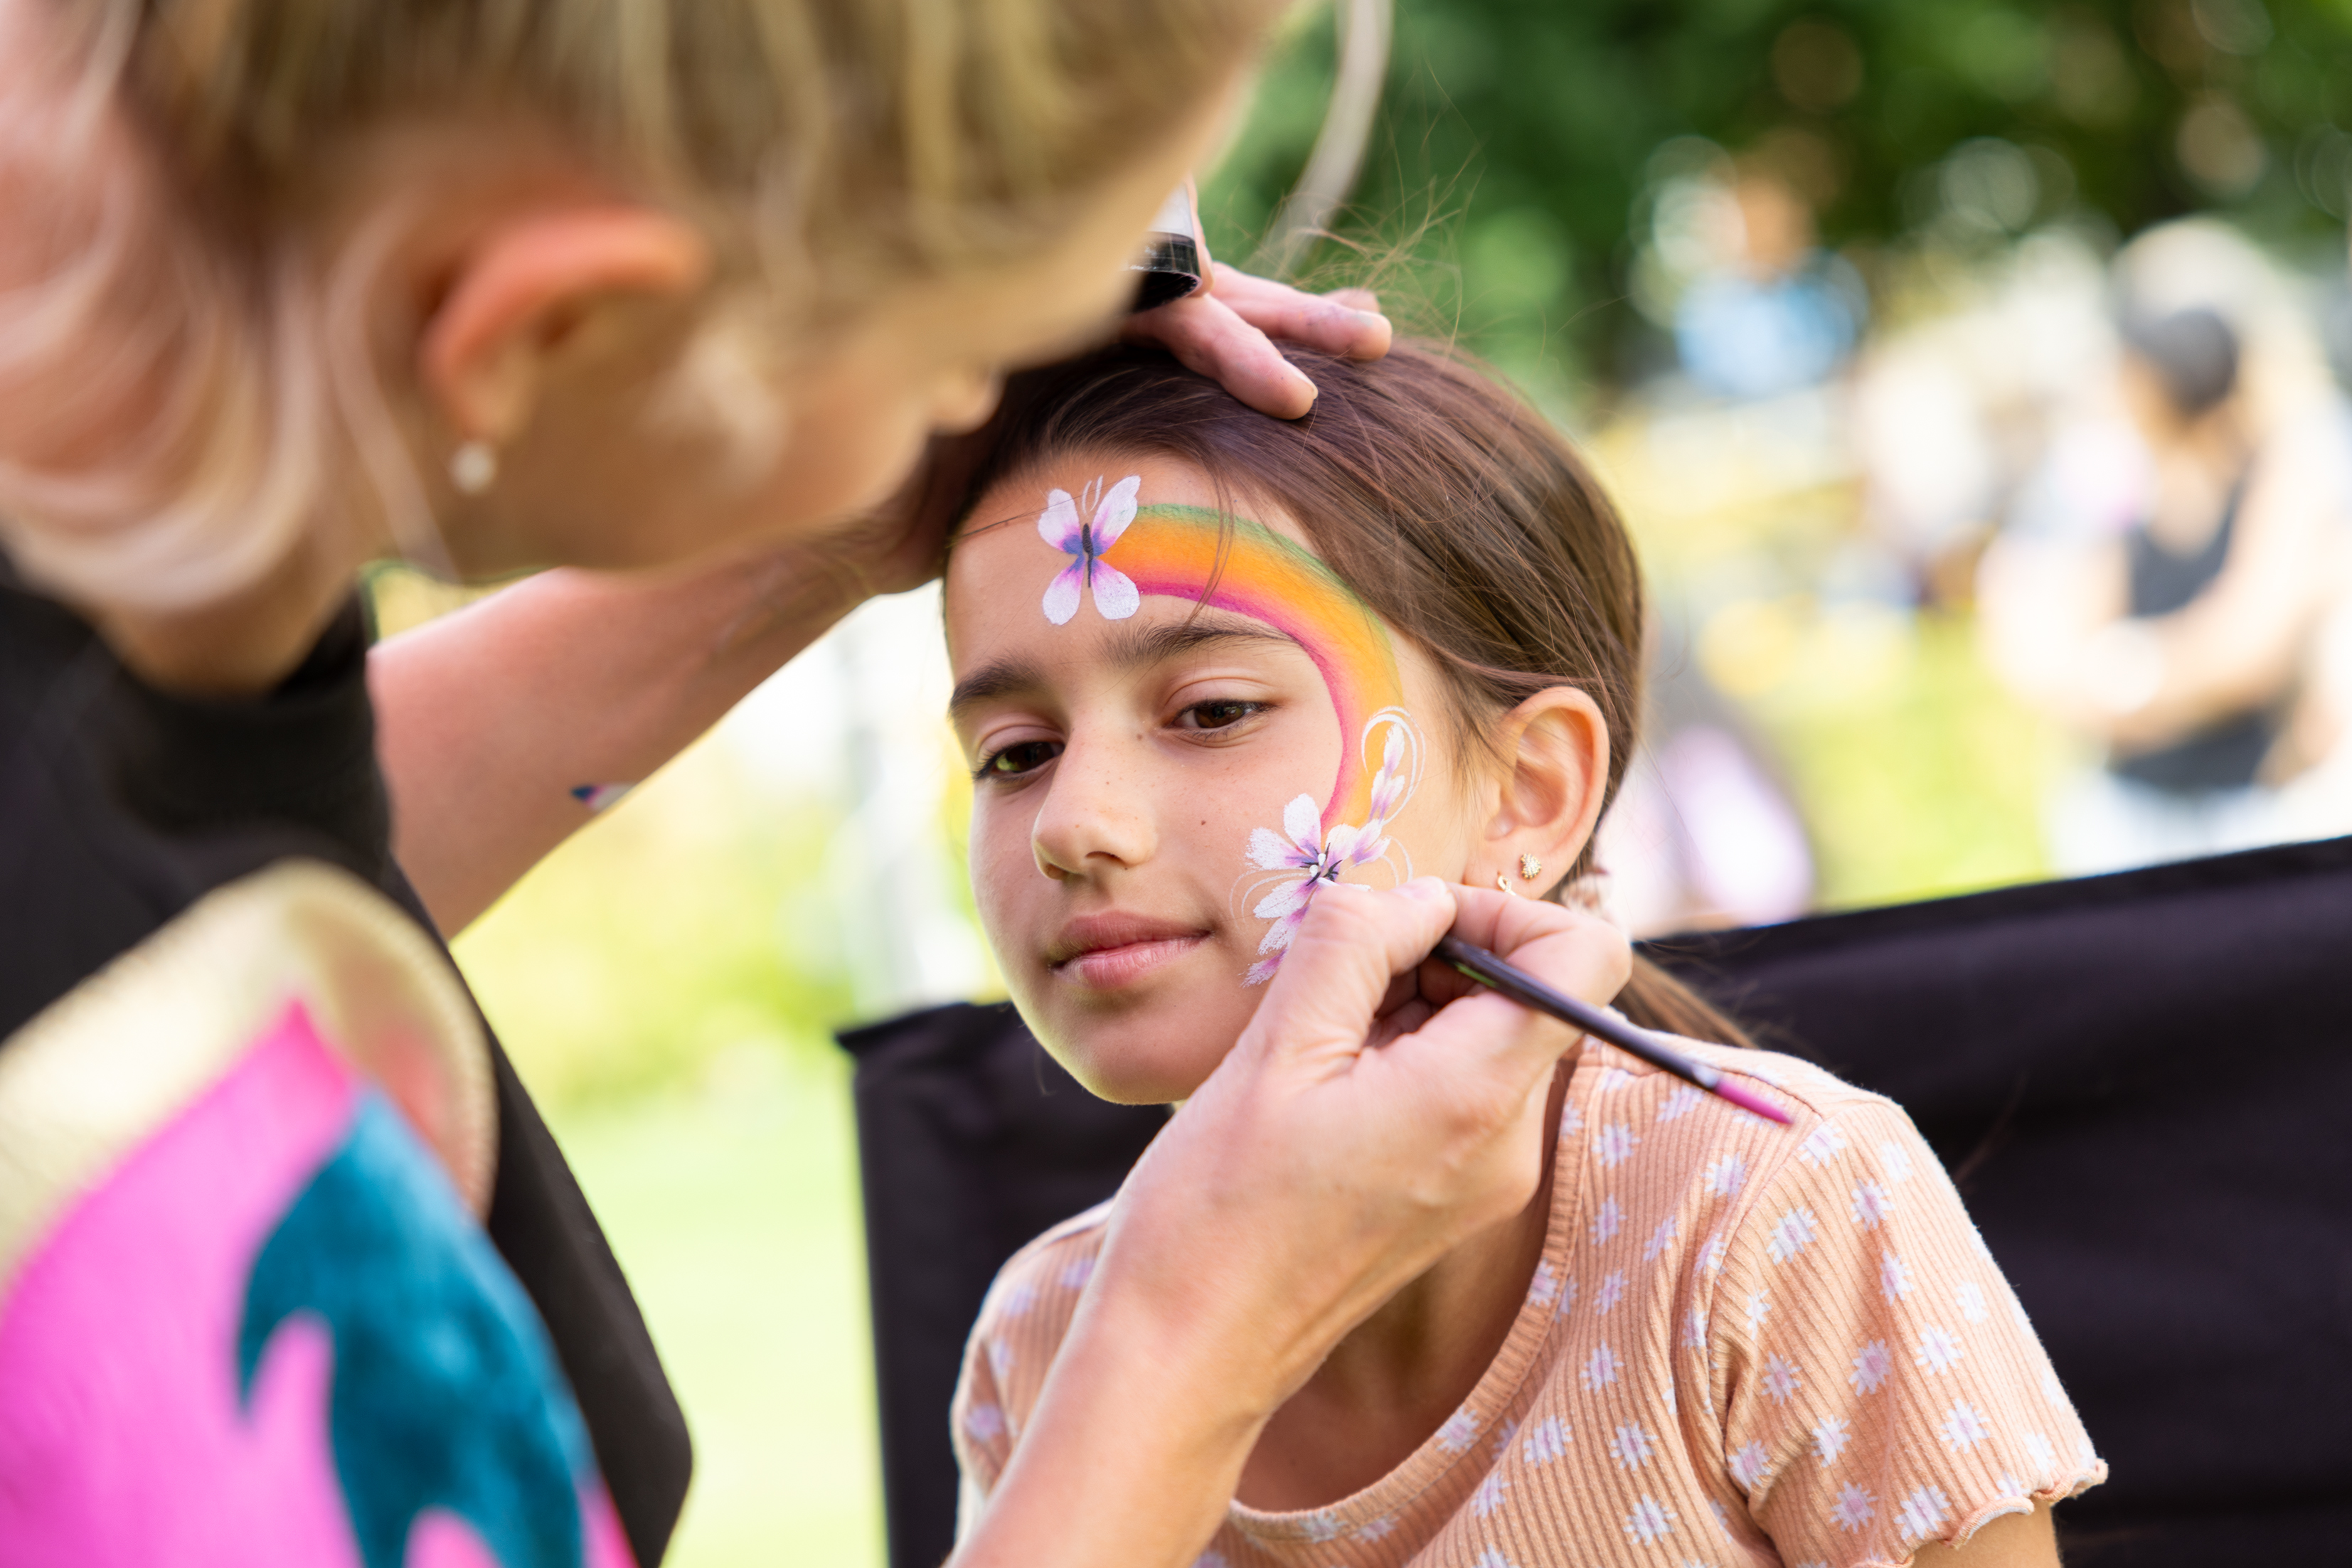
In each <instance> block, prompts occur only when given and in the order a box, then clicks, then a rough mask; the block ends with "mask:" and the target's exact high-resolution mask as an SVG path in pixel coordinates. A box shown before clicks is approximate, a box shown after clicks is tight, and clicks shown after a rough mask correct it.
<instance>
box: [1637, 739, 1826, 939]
mask: <svg viewBox="0 0 2352 1568" xmlns="http://www.w3.org/2000/svg"><path fill="white" fill-rule="evenodd" d="M1595 859H1596V860H1597V862H1598V863H1599V864H1600V865H1601V866H1602V867H1603V868H1605V869H1606V870H1607V871H1608V873H1609V875H1610V879H1611V901H1612V904H1614V905H1615V907H1616V911H1617V913H1618V914H1619V915H1621V916H1622V918H1623V920H1624V922H1625V924H1626V926H1627V927H1628V928H1629V929H1630V930H1631V931H1632V932H1633V935H1634V936H1662V935H1664V934H1666V933H1668V932H1673V931H1685V930H1691V929H1694V928H1697V927H1703V926H1722V925H1769V924H1771V923H1773V922H1776V921H1781V920H1790V919H1794V918H1795V917H1796V916H1798V915H1802V914H1803V913H1805V911H1806V909H1807V908H1808V907H1809V906H1810V905H1811V901H1812V894H1813V859H1812V850H1811V846H1810V845H1809V844H1808V843H1807V841H1806V838H1805V831H1804V827H1803V824H1802V823H1801V822H1800V821H1798V819H1797V814H1796V812H1795V810H1793V809H1791V808H1790V805H1789V803H1788V801H1787V800H1786V799H1785V798H1783V796H1782V795H1781V793H1780V789H1778V787H1776V786H1775V785H1774V784H1773V782H1772V780H1771V779H1769V777H1768V776H1767V775H1766V774H1765V772H1764V770H1763V769H1762V768H1760V767H1759V766H1758V764H1757V763H1756V761H1755V759H1754V758H1751V757H1749V756H1748V751H1747V749H1746V747H1743V746H1742V745H1741V744H1740V743H1739V741H1738V738H1737V737H1734V736H1732V735H1731V734H1729V733H1728V732H1727V731H1726V730H1723V729H1721V728H1718V727H1716V726H1713V725H1706V724H1698V725H1692V726H1690V727H1686V728H1685V729H1682V730H1680V731H1678V732H1676V733H1675V734H1674V735H1673V736H1671V737H1668V739H1667V740H1666V742H1665V745H1664V747H1663V748H1662V749H1661V750H1659V751H1658V752H1656V753H1654V754H1652V753H1649V752H1646V751H1645V752H1643V753H1642V754H1641V755H1639V756H1637V757H1635V758H1634V759H1633V764H1632V766H1630V767H1628V768H1626V770H1625V779H1624V782H1623V783H1622V785H1621V786H1620V787H1619V789H1618V792H1617V800H1616V804H1615V805H1614V806H1612V808H1611V810H1610V812H1609V816H1608V818H1607V820H1606V821H1603V822H1602V823H1601V831H1600V833H1599V842H1598V847H1597V852H1596V855H1595Z"/></svg>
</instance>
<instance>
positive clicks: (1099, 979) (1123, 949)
mask: <svg viewBox="0 0 2352 1568" xmlns="http://www.w3.org/2000/svg"><path fill="white" fill-rule="evenodd" d="M1208 939H1209V938H1208V936H1207V935H1206V934H1205V933H1198V932H1196V933H1192V934H1190V935H1186V936H1161V937H1156V938H1153V939H1151V940H1150V941H1143V942H1128V943H1123V944H1121V945H1120V946H1116V947H1096V948H1092V949H1089V950H1088V951H1087V952H1084V953H1081V954H1079V955H1078V956H1076V957H1075V958H1070V959H1067V960H1065V961H1064V962H1062V963H1060V964H1057V965H1055V967H1054V972H1055V974H1057V975H1059V976H1060V977H1062V978H1064V979H1066V980H1068V981H1070V982H1072V983H1073V984H1075V985H1077V986H1081V987H1083V988H1086V989H1087V990H1090V991H1111V990H1117V989H1118V988H1120V987H1121V986H1127V985H1132V984H1133V983H1134V982H1136V981H1138V980H1139V979H1141V978H1143V977H1145V976H1146V975H1149V974H1150V973H1151V972H1152V971H1153V970H1155V969H1159V968H1161V967H1165V966H1166V965H1169V964H1172V963H1174V962H1175V961H1176V960H1177V959H1179V958H1181V957H1182V956H1184V955H1185V954H1187V953H1190V952H1191V951H1192V949H1193V948H1195V947H1198V946H1200V945H1201V944H1202V943H1203V942H1206V941H1207V940H1208Z"/></svg>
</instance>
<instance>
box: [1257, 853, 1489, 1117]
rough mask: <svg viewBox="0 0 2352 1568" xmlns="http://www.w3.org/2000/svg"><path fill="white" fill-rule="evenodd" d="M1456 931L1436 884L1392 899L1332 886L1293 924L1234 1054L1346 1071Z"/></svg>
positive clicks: (1422, 882) (1420, 882)
mask: <svg viewBox="0 0 2352 1568" xmlns="http://www.w3.org/2000/svg"><path fill="white" fill-rule="evenodd" d="M1453 924H1454V898H1453V894H1452V892H1451V890H1449V889H1448V888H1447V887H1446V886H1445V884H1444V883H1441V882H1439V881H1438V880H1437V879H1436V878H1435V877H1427V876H1425V877H1421V878H1418V879H1416V880H1415V881H1412V882H1409V883H1405V884H1404V885H1403V886H1402V887H1401V888H1398V889H1397V890H1396V891H1395V892H1393V893H1375V892H1373V891H1371V890H1370V889H1369V888H1360V887H1357V886H1354V885H1351V884H1346V883H1334V884H1333V885H1332V887H1331V888H1329V889H1328V890H1326V892H1325V893H1324V894H1323V895H1322V896H1321V897H1318V899H1316V901H1315V903H1314V905H1313V907H1311V908H1309V909H1308V910H1307V918H1306V919H1305V920H1304V921H1302V922H1301V923H1300V924H1299V927H1298V935H1297V937H1296V938H1295V939H1294V940H1293V941H1292V943H1291V945H1290V950H1289V951H1288V952H1287V953H1286V954H1284V955H1283V959H1282V968H1281V969H1280V971H1279V972H1277V973H1276V976H1275V977H1274V981H1273V983H1272V984H1271V985H1269V986H1268V987H1267V988H1266V994H1265V1000H1264V1001H1262V1002H1260V1003H1259V1004H1258V1009H1257V1012H1256V1014H1255V1017H1253V1018H1252V1019H1250V1026H1249V1028H1248V1030H1246V1031H1244V1034H1243V1036H1242V1041H1241V1044H1240V1045H1239V1046H1237V1047H1236V1049H1237V1050H1247V1051H1272V1052H1275V1053H1278V1054H1279V1055H1281V1056H1282V1057H1283V1058H1284V1059H1285V1060H1286V1061H1294V1062H1299V1061H1318V1062H1319V1063H1320V1065H1321V1067H1322V1069H1323V1070H1326V1071H1340V1070H1344V1068H1345V1067H1346V1065H1347V1064H1348V1063H1349V1061H1352V1060H1353V1059H1354V1058H1355V1057H1356V1056H1357V1055H1358V1054H1360V1052H1361V1051H1363V1050H1364V1048H1365V1043H1366V1040H1367V1039H1368V1038H1369V1037H1370V1034H1371V1033H1372V1030H1373V1025H1374V1021H1375V1020H1376V1019H1379V1018H1380V1017H1381V1015H1382V1014H1383V1013H1389V1012H1393V1011H1394V1010H1395V1009H1397V1007H1398V1006H1399V1005H1400V1004H1401V1003H1402V1002H1403V1001H1405V1000H1406V999H1408V998H1410V997H1411V996H1412V994H1413V988H1412V980H1411V977H1412V971H1413V969H1414V968H1415V967H1416V966H1418V965H1419V964H1420V963H1421V961H1422V960H1423V958H1425V957H1426V956H1428V954H1429V950H1430V949H1431V948H1432V947H1433V946H1436V945H1437V939H1438V938H1439V937H1441V936H1444V935H1445V933H1446V930H1447V928H1448V927H1450V926H1451V925H1453ZM1401 982H1402V983H1401Z"/></svg>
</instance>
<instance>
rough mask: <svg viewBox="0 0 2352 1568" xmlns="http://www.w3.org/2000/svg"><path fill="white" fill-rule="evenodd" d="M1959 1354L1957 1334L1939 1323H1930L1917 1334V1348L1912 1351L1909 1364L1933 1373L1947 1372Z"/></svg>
mask: <svg viewBox="0 0 2352 1568" xmlns="http://www.w3.org/2000/svg"><path fill="white" fill-rule="evenodd" d="M1960 1355H1961V1351H1960V1340H1959V1336H1958V1334H1955V1333H1952V1331H1951V1330H1949V1329H1948V1328H1945V1327H1943V1326H1942V1325H1940V1324H1937V1323H1930V1324H1928V1325H1927V1330H1926V1331H1925V1332H1924V1333H1921V1334H1920V1335H1919V1348H1918V1349H1917V1350H1916V1351H1915V1352H1913V1353H1912V1356H1911V1364H1913V1365H1914V1366H1918V1367H1924V1368H1926V1369H1927V1371H1929V1372H1934V1373H1944V1372H1949V1371H1950V1370H1951V1369H1952V1367H1953V1366H1954V1365H1955V1364H1957V1363H1958V1361H1959V1359H1960Z"/></svg>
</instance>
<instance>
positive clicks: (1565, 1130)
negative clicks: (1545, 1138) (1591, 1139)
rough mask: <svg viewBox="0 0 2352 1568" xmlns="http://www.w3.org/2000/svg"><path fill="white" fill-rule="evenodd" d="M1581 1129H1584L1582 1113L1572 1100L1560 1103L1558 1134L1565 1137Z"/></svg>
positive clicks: (1579, 1131)
mask: <svg viewBox="0 0 2352 1568" xmlns="http://www.w3.org/2000/svg"><path fill="white" fill-rule="evenodd" d="M1582 1131H1584V1113H1583V1112H1581V1111H1580V1110H1578V1109H1577V1108H1576V1103H1575V1102H1574V1101H1570V1103H1567V1104H1565V1105H1562V1106H1561V1107H1560V1108H1559V1135H1560V1136H1561V1137H1563V1138H1565V1137H1568V1136H1569V1135H1570V1134H1575V1133H1581V1132H1582Z"/></svg>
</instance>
